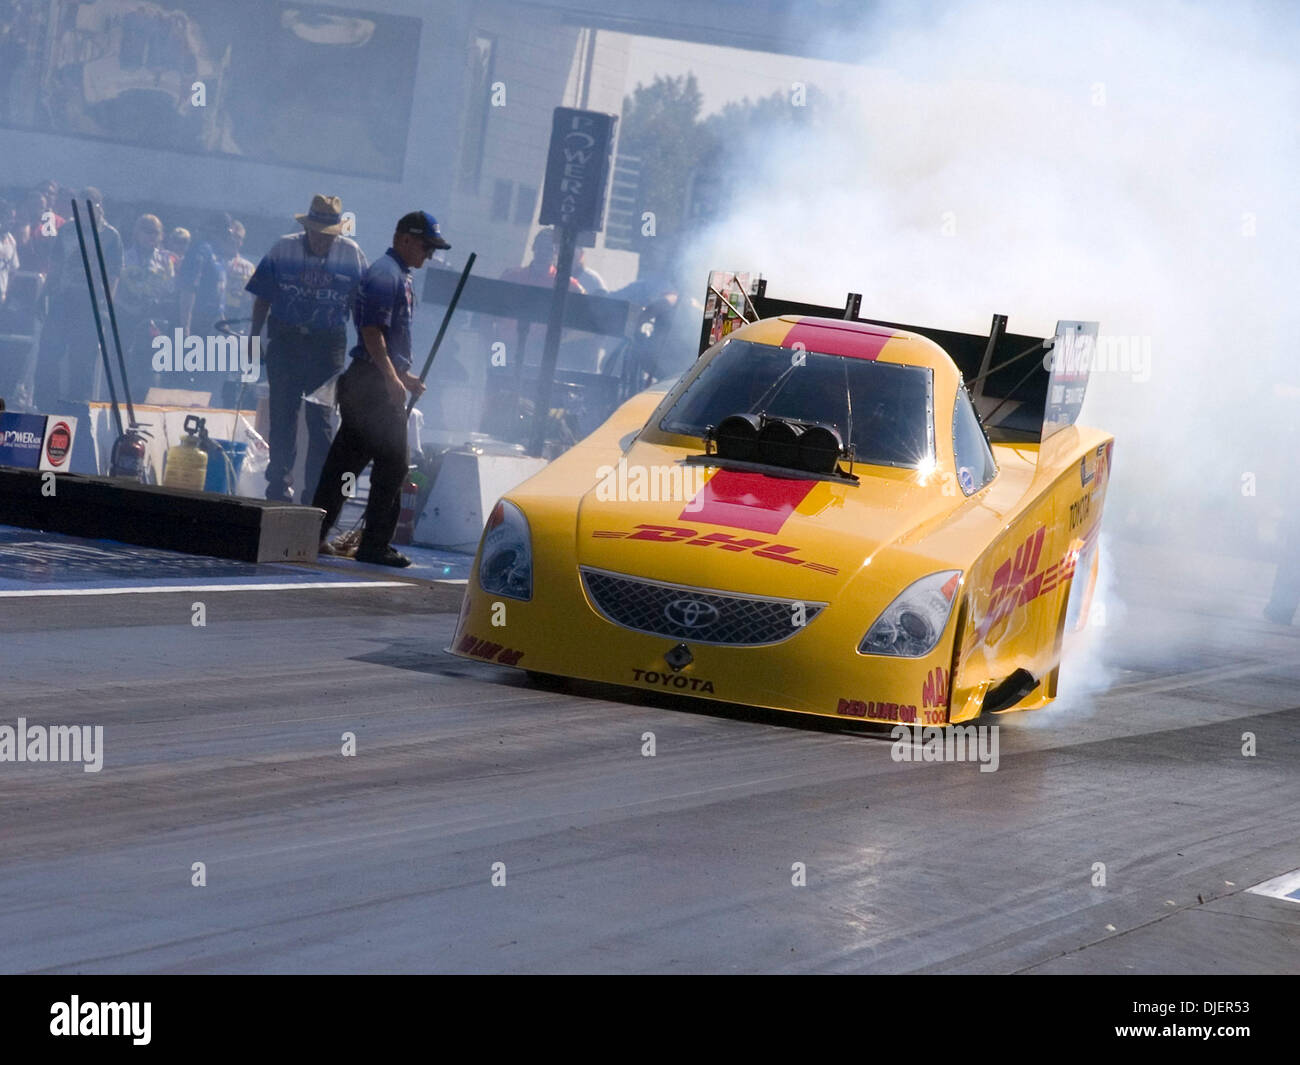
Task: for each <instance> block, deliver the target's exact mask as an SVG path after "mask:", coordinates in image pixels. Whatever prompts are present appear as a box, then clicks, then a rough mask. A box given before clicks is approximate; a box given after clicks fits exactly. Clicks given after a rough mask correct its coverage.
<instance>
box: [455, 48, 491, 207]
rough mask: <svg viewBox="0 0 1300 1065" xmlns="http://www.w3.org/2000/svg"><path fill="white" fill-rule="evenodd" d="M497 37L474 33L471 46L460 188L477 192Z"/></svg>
mask: <svg viewBox="0 0 1300 1065" xmlns="http://www.w3.org/2000/svg"><path fill="white" fill-rule="evenodd" d="M495 60H496V41H495V39H493V38H492V37H489V36H487V35H485V34H478V35H476V36H475V37H474V41H473V43H472V44H471V45H470V49H469V90H468V93H467V94H466V97H465V101H466V106H465V125H464V127H463V128H462V129H461V145H460V190H461V192H468V193H471V194H473V195H477V194H478V187H479V180H480V179H481V178H482V176H483V148H484V145H485V143H486V141H487V120H488V110H489V109H490V108H491V106H492V99H491V97H492V76H493V66H494V63H495Z"/></svg>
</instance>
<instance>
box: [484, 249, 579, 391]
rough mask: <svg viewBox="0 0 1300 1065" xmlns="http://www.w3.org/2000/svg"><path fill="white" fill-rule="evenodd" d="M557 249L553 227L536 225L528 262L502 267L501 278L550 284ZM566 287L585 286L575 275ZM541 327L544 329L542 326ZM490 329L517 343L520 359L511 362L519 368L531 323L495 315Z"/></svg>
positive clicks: (576, 289) (498, 335)
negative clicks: (536, 228) (503, 269)
mask: <svg viewBox="0 0 1300 1065" xmlns="http://www.w3.org/2000/svg"><path fill="white" fill-rule="evenodd" d="M559 252H560V250H559V248H558V247H556V244H555V231H554V230H552V229H539V230H538V231H537V236H535V237H534V238H533V258H532V261H531V262H529V264H528V265H527V266H516V267H513V268H511V269H509V270H507V271H505V273H503V274H502V275H501V280H502V281H514V282H517V283H519V284H521V285H546V286H547V287H550V286H553V285H554V284H555V260H556V258H557V257H558V256H559ZM575 273H576V270H575ZM569 291H570V292H576V293H578V294H580V295H581V294H583V293H584V291H585V290H584V289H583V287H582V285H581V283H579V281H578V279H577V278H576V277H570V278H569ZM541 328H542V329H543V330H544V329H545V326H542V327H541ZM492 332H493V334H494V335H495V337H496V338H497V339H498V340H503V341H505V343H506V344H515V345H517V346H516V347H515V348H514V351H515V352H516V353H518V358H519V361H518V362H515V363H514V365H515V368H516V370H518V369H521V368H522V366H523V363H524V361H525V360H526V359H527V353H528V341H529V334H530V333H531V332H532V323H530V322H527V321H525V320H524V319H522V318H521V319H518V320H517V321H512V320H510V319H506V318H498V319H496V321H495V322H494V323H493V329H492Z"/></svg>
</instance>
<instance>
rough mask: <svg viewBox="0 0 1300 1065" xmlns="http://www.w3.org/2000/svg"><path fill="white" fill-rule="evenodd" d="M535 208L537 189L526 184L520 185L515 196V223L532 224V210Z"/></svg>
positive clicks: (521, 224) (519, 224)
mask: <svg viewBox="0 0 1300 1065" xmlns="http://www.w3.org/2000/svg"><path fill="white" fill-rule="evenodd" d="M536 210H537V190H536V189H535V188H531V187H530V186H528V185H520V186H519V192H518V194H517V195H516V196H515V225H517V226H529V225H532V224H533V212H534V211H536Z"/></svg>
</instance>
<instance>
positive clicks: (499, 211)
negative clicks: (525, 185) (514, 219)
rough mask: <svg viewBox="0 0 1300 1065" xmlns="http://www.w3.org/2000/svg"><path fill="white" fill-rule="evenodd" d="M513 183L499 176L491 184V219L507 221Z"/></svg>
mask: <svg viewBox="0 0 1300 1065" xmlns="http://www.w3.org/2000/svg"><path fill="white" fill-rule="evenodd" d="M514 191H515V183H514V182H513V181H502V180H501V179H500V178H497V180H496V181H495V182H494V183H493V185H492V221H494V222H508V221H509V220H510V201H511V199H512V198H513V196H514Z"/></svg>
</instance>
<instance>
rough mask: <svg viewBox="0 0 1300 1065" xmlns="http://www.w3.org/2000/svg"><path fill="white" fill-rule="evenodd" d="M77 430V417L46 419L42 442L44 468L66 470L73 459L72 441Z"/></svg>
mask: <svg viewBox="0 0 1300 1065" xmlns="http://www.w3.org/2000/svg"><path fill="white" fill-rule="evenodd" d="M76 432H77V419H76V418H73V417H71V416H69V417H66V418H53V417H51V418H46V419H45V439H44V440H43V441H42V442H41V466H40V468H41V469H43V470H66V469H67V468H68V463H69V462H70V461H71V459H72V441H73V439H74V437H75V436H76Z"/></svg>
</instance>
